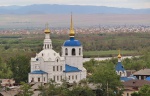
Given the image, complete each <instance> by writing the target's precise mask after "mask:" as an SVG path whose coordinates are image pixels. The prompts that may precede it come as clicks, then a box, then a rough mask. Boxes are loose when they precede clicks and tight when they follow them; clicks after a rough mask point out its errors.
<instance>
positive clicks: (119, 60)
mask: <svg viewBox="0 0 150 96" xmlns="http://www.w3.org/2000/svg"><path fill="white" fill-rule="evenodd" d="M118 53H119V54H118V62H121V55H120V49H119V50H118Z"/></svg>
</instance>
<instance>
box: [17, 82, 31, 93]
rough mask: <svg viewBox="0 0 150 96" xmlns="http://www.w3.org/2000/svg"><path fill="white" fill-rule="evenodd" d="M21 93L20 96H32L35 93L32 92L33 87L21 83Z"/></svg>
mask: <svg viewBox="0 0 150 96" xmlns="http://www.w3.org/2000/svg"><path fill="white" fill-rule="evenodd" d="M20 89H21V92H20V93H19V96H32V95H33V91H31V86H30V85H29V84H27V83H24V82H21V86H20Z"/></svg>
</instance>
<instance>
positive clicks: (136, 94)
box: [131, 92, 140, 96]
mask: <svg viewBox="0 0 150 96" xmlns="http://www.w3.org/2000/svg"><path fill="white" fill-rule="evenodd" d="M131 96H140V95H139V93H138V92H134V93H132V94H131Z"/></svg>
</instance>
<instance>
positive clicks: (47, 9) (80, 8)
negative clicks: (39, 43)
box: [0, 4, 150, 14]
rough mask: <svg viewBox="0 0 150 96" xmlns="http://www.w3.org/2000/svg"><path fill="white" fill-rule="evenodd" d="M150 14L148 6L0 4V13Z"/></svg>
mask: <svg viewBox="0 0 150 96" xmlns="http://www.w3.org/2000/svg"><path fill="white" fill-rule="evenodd" d="M70 12H73V13H75V14H150V8H147V9H131V8H117V7H107V6H92V5H58V4H33V5H27V6H16V5H13V6H0V14H68V13H70Z"/></svg>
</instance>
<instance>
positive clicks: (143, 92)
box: [139, 85, 150, 96]
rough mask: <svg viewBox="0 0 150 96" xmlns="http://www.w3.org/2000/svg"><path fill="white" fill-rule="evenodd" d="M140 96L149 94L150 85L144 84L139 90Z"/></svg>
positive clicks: (149, 95) (148, 95)
mask: <svg viewBox="0 0 150 96" xmlns="http://www.w3.org/2000/svg"><path fill="white" fill-rule="evenodd" d="M139 95H140V96H150V85H144V86H142V87H141V88H140V90H139Z"/></svg>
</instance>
